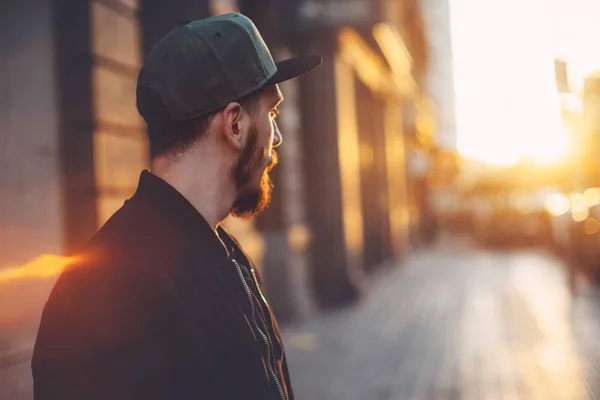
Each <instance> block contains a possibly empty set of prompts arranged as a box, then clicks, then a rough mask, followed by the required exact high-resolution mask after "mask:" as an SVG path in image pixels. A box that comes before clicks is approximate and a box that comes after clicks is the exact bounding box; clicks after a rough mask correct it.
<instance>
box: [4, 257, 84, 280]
mask: <svg viewBox="0 0 600 400" xmlns="http://www.w3.org/2000/svg"><path fill="white" fill-rule="evenodd" d="M74 259H75V257H64V256H58V255H53V254H44V255H41V256H39V257H36V258H35V259H34V260H32V261H30V262H28V263H27V264H24V265H20V266H16V267H9V268H3V269H1V270H0V283H1V282H6V281H12V280H16V279H23V278H49V277H52V276H55V275H58V274H60V273H61V272H62V270H63V269H64V268H65V267H66V266H67V265H68V264H69V263H71V262H73V260H74Z"/></svg>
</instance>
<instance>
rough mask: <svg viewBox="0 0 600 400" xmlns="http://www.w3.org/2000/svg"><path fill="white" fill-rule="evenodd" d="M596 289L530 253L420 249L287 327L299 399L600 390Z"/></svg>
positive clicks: (545, 398)
mask: <svg viewBox="0 0 600 400" xmlns="http://www.w3.org/2000/svg"><path fill="white" fill-rule="evenodd" d="M599 298H600V296H599V295H598V294H597V290H596V289H595V288H593V287H588V288H583V290H581V291H580V292H579V294H577V296H576V297H575V298H573V299H572V298H571V296H570V294H569V291H568V287H567V281H566V277H565V273H564V269H563V268H562V266H561V265H560V264H559V263H558V262H557V261H556V260H553V259H552V258H550V257H548V256H544V255H539V254H534V253H521V254H519V253H504V254H490V253H483V252H464V251H456V250H455V251H446V252H443V251H440V252H430V253H428V254H419V255H416V256H415V257H413V258H412V259H411V260H410V261H409V262H408V263H407V264H406V265H405V266H399V267H397V268H396V269H394V270H391V271H388V272H386V273H384V274H381V275H380V276H379V277H377V278H376V279H375V280H374V282H373V286H372V288H371V290H370V291H369V294H368V295H367V296H366V298H365V299H363V301H362V302H361V303H359V304H357V305H355V306H353V307H350V308H347V309H345V310H342V311H339V312H334V313H328V314H321V315H318V316H317V317H315V318H313V319H311V320H308V321H306V322H304V323H301V324H298V325H295V326H289V327H286V328H285V329H284V341H285V342H286V345H287V352H288V357H289V360H290V369H291V373H292V379H293V384H294V389H295V393H296V397H297V399H299V400H305V399H321V400H330V399H331V400H333V399H340V400H342V399H344V400H353V399H355V400H365V399H374V400H386V399H389V400H392V399H398V400H413V399H420V400H425V399H431V400H440V399H446V400H450V399H492V400H494V399H499V400H501V399H527V400H530V399H540V400H551V399H560V400H562V399H565V400H567V399H574V400H579V399H590V398H597V397H598V396H600V374H599V373H598V371H599V369H598V368H597V366H598V365H599V364H600V363H599V361H600V342H599V340H598V339H600V335H599V333H600V329H598V323H599V321H600V307H598V305H599V304H600V301H599V300H598V299H599Z"/></svg>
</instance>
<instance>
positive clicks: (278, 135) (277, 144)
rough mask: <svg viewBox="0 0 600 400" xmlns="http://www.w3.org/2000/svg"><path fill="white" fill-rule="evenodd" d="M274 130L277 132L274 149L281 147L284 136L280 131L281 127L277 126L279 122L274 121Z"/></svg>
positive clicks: (274, 136)
mask: <svg viewBox="0 0 600 400" xmlns="http://www.w3.org/2000/svg"><path fill="white" fill-rule="evenodd" d="M273 129H274V131H275V133H274V135H273V147H279V146H281V143H282V142H283V136H281V132H280V131H279V126H277V121H273Z"/></svg>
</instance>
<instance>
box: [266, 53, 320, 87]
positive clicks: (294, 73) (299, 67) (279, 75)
mask: <svg viewBox="0 0 600 400" xmlns="http://www.w3.org/2000/svg"><path fill="white" fill-rule="evenodd" d="M322 62H323V59H322V58H321V57H319V56H308V55H307V56H297V57H292V58H288V59H287V60H283V61H280V62H278V63H276V64H275V65H276V66H277V72H276V73H275V75H273V76H272V77H271V79H269V80H268V81H267V83H266V84H265V86H268V85H275V84H277V83H281V82H285V81H289V80H290V79H294V78H296V77H298V76H300V75H304V74H306V73H307V72H310V71H312V70H313V69H315V68H317V67H318V66H319V65H321V63H322Z"/></svg>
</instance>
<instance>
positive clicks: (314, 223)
mask: <svg viewBox="0 0 600 400" xmlns="http://www.w3.org/2000/svg"><path fill="white" fill-rule="evenodd" d="M230 11H240V12H242V13H244V14H246V15H248V16H249V17H250V18H252V19H253V20H254V21H255V23H256V24H257V26H258V27H259V29H260V31H261V32H262V34H263V37H264V39H265V41H266V42H267V44H268V45H269V47H270V48H271V50H272V52H273V54H274V57H275V58H276V59H281V58H286V57H288V56H290V55H293V54H299V53H316V54H320V55H322V56H323V58H324V63H323V65H322V67H321V68H319V69H318V70H317V71H315V72H314V73H312V74H309V75H307V76H306V77H303V78H301V79H298V80H295V81H291V82H287V83H285V84H283V85H282V91H283V92H284V95H285V99H286V100H285V102H284V103H283V105H282V107H281V109H282V115H281V117H280V127H281V130H282V132H283V135H284V137H285V140H284V145H283V146H282V147H281V149H280V156H281V157H280V164H279V166H278V167H277V168H276V169H275V170H274V171H273V175H274V181H275V183H276V189H275V192H274V199H273V203H272V205H271V207H270V208H269V209H268V210H267V212H265V213H264V215H261V216H260V217H258V218H256V219H254V220H251V221H238V220H227V221H226V222H225V225H226V227H227V228H228V229H229V230H230V231H231V232H232V233H233V234H234V235H236V236H237V238H238V239H239V240H240V242H241V243H242V245H243V246H244V247H245V248H246V249H247V251H248V252H249V253H250V254H251V256H252V257H253V258H254V260H255V261H256V262H257V264H258V265H259V267H260V268H261V269H262V273H263V276H264V278H265V281H266V286H267V291H268V294H269V296H270V299H271V303H272V307H273V308H274V310H275V312H276V315H277V316H278V319H279V320H280V323H281V325H282V327H283V334H284V341H285V342H286V346H287V352H288V357H289V362H290V368H291V373H292V378H293V384H294V388H295V392H296V396H297V398H299V399H361V400H362V399H382V400H383V399H401V400H403V399H407V400H412V399H433V400H438V399H518V398H521V399H544V400H545V399H588V398H590V399H593V398H598V397H599V396H600V374H599V372H598V371H600V344H598V343H600V342H599V341H598V340H597V339H599V338H600V326H599V325H598V323H599V322H600V307H598V306H599V305H600V292H599V291H598V289H597V286H598V283H597V281H598V275H599V273H600V164H599V163H600V52H599V51H598V43H597V40H598V38H600V24H599V23H598V21H600V2H598V1H597V0H503V1H495V0H194V1H192V0H170V1H164V0H54V1H51V0H21V1H19V2H16V1H12V2H11V1H8V0H0V54H2V57H1V58H0V187H1V188H2V189H1V191H0V399H1V400H29V399H32V388H31V374H30V366H29V361H30V357H31V351H32V346H33V343H34V340H35V335H36V332H37V327H38V324H39V317H40V314H41V311H42V308H43V305H44V303H45V301H46V299H47V297H48V294H49V292H50V290H51V288H52V285H53V283H54V281H55V279H56V277H57V274H58V273H59V272H60V271H61V269H62V267H63V266H64V264H65V263H66V262H67V261H68V259H69V258H68V257H69V256H71V255H73V254H75V253H76V251H77V250H78V249H79V248H80V247H81V246H83V245H84V244H85V243H86V242H87V241H88V240H89V238H90V237H91V236H92V235H93V234H94V232H95V231H96V230H97V229H98V228H99V227H100V226H101V225H102V224H103V223H104V222H105V221H106V220H107V219H108V218H109V216H110V215H111V214H112V213H113V212H114V211H116V210H117V209H118V208H119V207H120V206H121V205H122V204H123V201H124V200H125V199H126V198H128V197H129V196H130V195H131V194H132V193H133V191H134V190H135V187H136V185H137V180H138V177H139V173H140V171H141V170H142V169H144V168H148V166H149V158H148V145H147V141H146V137H145V126H144V123H143V121H142V120H141V118H140V117H139V116H138V114H137V111H136V108H135V85H136V79H137V72H138V70H139V67H140V65H141V62H142V60H143V58H144V54H146V53H147V52H148V51H149V49H150V48H151V47H152V46H153V45H154V43H156V41H157V40H158V39H159V38H161V37H162V36H163V35H165V34H166V33H167V32H168V31H169V30H170V29H171V28H172V27H174V26H175V25H176V24H177V23H179V22H180V21H182V20H194V19H200V18H204V17H207V16H209V15H215V14H220V13H225V12H230Z"/></svg>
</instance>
